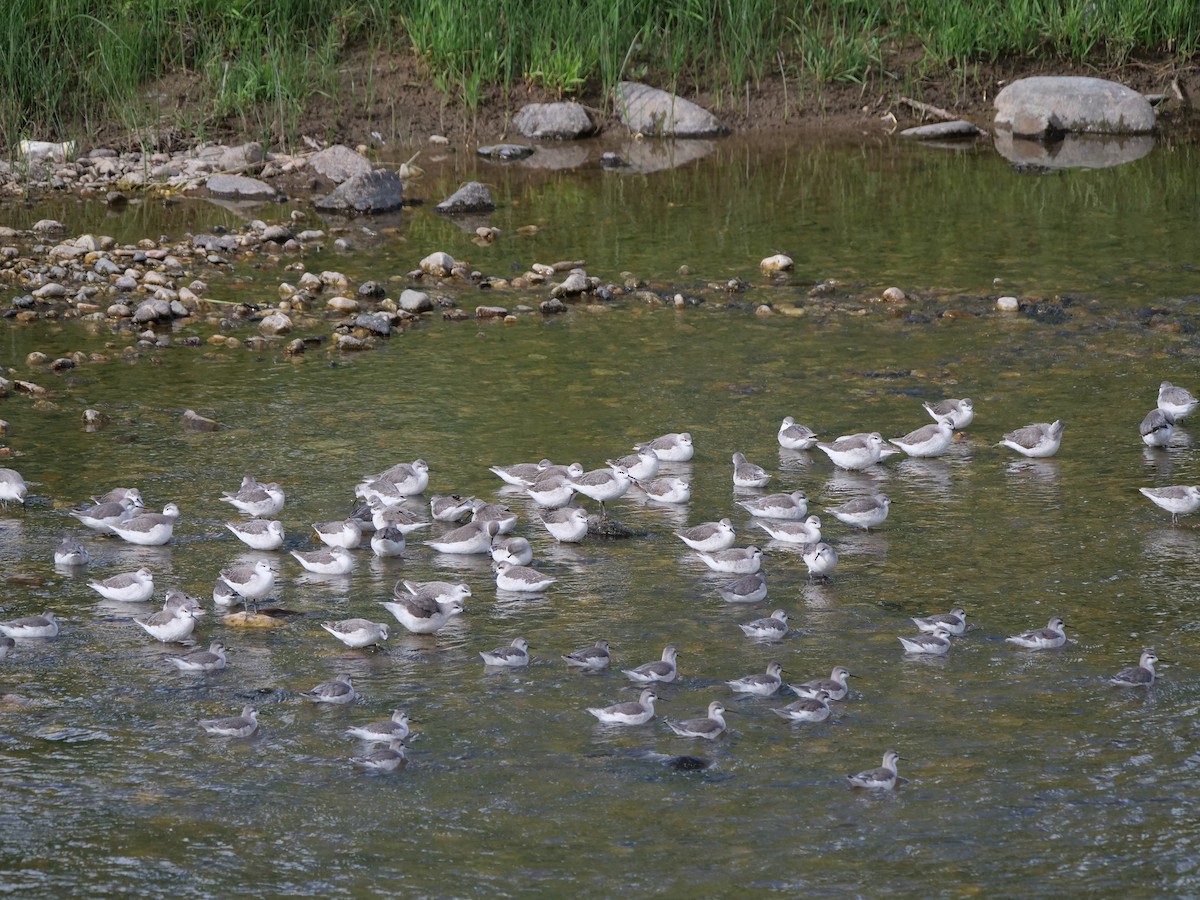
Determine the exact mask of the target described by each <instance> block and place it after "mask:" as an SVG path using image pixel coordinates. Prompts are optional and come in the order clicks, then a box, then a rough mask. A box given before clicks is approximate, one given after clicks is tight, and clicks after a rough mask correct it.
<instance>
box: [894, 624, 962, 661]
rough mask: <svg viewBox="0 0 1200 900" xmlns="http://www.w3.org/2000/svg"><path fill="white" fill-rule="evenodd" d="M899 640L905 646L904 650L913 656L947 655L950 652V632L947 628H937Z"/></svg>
mask: <svg viewBox="0 0 1200 900" xmlns="http://www.w3.org/2000/svg"><path fill="white" fill-rule="evenodd" d="M897 640H898V641H900V643H901V645H902V646H903V647H904V652H905V653H910V654H912V655H913V656H945V655H946V654H947V653H949V652H950V632H949V631H947V630H946V629H945V628H935V629H934V630H933V631H931V632H929V633H928V634H919V635H917V636H916V637H901V638H897Z"/></svg>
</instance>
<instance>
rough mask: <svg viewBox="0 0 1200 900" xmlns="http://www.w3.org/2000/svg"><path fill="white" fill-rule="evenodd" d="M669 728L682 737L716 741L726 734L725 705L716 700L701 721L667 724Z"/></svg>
mask: <svg viewBox="0 0 1200 900" xmlns="http://www.w3.org/2000/svg"><path fill="white" fill-rule="evenodd" d="M667 726H668V727H669V728H670V729H671V730H672V731H673V732H675V733H676V734H677V735H679V736H680V737H698V738H705V739H706V740H710V741H711V740H715V739H717V738H719V737H720V736H721V735H722V734H724V733H725V704H723V703H722V702H721V701H720V700H714V701H713V702H712V703H710V704H708V715H707V716H704V717H702V718H699V719H684V720H683V721H682V722H667Z"/></svg>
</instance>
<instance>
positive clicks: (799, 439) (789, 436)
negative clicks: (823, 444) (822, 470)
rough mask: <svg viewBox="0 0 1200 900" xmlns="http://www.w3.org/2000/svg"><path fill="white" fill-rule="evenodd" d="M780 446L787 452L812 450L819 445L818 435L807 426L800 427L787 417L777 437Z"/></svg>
mask: <svg viewBox="0 0 1200 900" xmlns="http://www.w3.org/2000/svg"><path fill="white" fill-rule="evenodd" d="M777 438H778V440H779V446H780V447H783V448H784V449H785V450H811V449H812V448H813V447H815V446H816V445H817V433H816V432H815V431H813V430H812V429H811V428H809V427H808V426H807V425H800V424H798V423H797V422H796V420H795V419H793V418H792V417H791V416H785V417H784V419H783V423H782V424H781V425H780V426H779V434H778V435H777Z"/></svg>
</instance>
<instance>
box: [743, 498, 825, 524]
mask: <svg viewBox="0 0 1200 900" xmlns="http://www.w3.org/2000/svg"><path fill="white" fill-rule="evenodd" d="M737 505H738V506H740V507H741V508H742V509H744V510H746V512H748V513H750V515H752V516H758V517H760V518H764V519H782V520H785V521H790V522H798V521H800V520H801V519H803V518H804V517H805V516H806V515H808V496H807V495H806V494H805V493H804V491H792V492H791V493H790V494H767V495H766V496H765V497H754V498H752V499H750V500H738V501H737Z"/></svg>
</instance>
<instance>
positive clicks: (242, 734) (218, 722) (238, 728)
mask: <svg viewBox="0 0 1200 900" xmlns="http://www.w3.org/2000/svg"><path fill="white" fill-rule="evenodd" d="M199 724H200V727H201V728H203V729H204V730H205V731H207V732H208V733H209V734H215V735H217V736H218V737H234V738H247V737H250V735H252V734H254V732H256V731H258V710H256V709H255V708H254V707H253V706H243V707H242V714H241V715H239V716H229V717H228V718H224V719H201V720H200V723H199Z"/></svg>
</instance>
